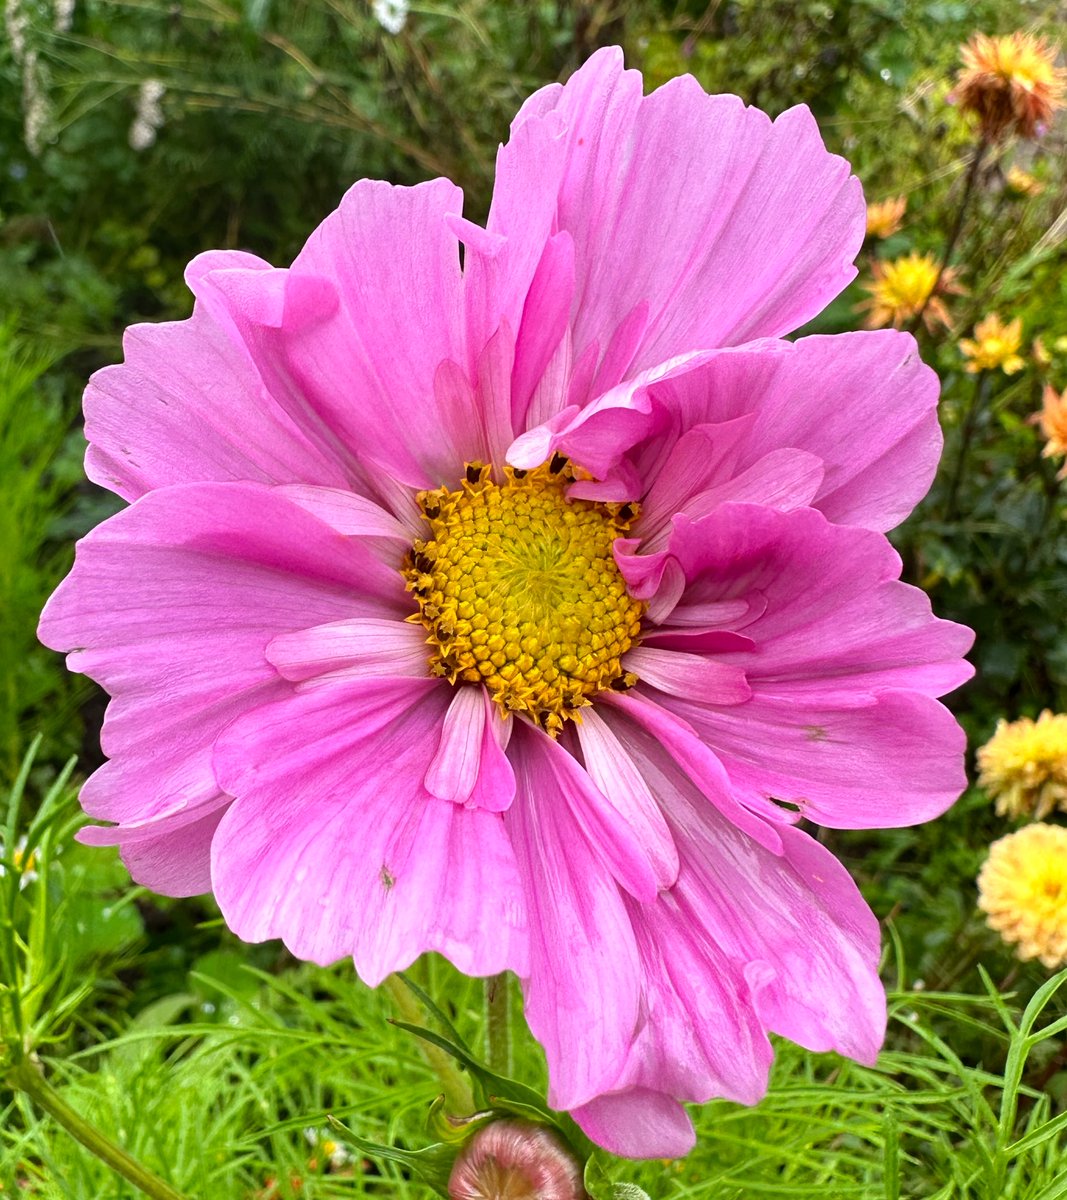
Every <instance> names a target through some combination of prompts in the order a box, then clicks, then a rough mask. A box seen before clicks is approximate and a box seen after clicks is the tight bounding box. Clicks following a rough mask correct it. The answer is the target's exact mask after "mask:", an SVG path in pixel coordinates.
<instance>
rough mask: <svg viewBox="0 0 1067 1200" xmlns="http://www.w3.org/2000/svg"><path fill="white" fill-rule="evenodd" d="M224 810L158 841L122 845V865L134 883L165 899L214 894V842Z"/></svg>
mask: <svg viewBox="0 0 1067 1200" xmlns="http://www.w3.org/2000/svg"><path fill="white" fill-rule="evenodd" d="M225 811H226V810H225V809H224V808H217V809H214V810H212V811H211V812H209V813H208V814H207V816H204V817H201V818H200V819H199V820H198V821H196V822H194V823H193V824H190V825H186V826H184V827H183V828H181V829H179V830H176V831H174V832H167V833H163V834H162V835H161V836H159V837H154V838H143V839H133V840H130V841H124V842H120V843H119V845H120V846H121V853H122V861H123V862H124V863H125V864H126V869H127V870H128V871H129V872H130V875H131V877H132V878H133V880H134V882H135V883H140V884H143V885H144V886H145V887H149V888H151V889H152V891H154V892H160V893H161V894H162V895H164V896H199V895H202V894H204V893H205V892H210V891H211V840H212V838H214V836H215V830H216V829H217V828H218V825H219V821H221V820H222V816H223V813H224V812H225Z"/></svg>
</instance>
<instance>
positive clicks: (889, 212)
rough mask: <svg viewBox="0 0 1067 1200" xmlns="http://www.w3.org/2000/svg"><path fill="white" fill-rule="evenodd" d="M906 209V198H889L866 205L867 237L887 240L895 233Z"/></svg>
mask: <svg viewBox="0 0 1067 1200" xmlns="http://www.w3.org/2000/svg"><path fill="white" fill-rule="evenodd" d="M907 207H908V198H907V196H891V197H890V198H889V199H888V200H879V201H878V202H877V203H876V204H868V205H867V236H868V237H869V238H887V237H890V236H892V234H894V233H896V232H897V230H898V229H899V228H900V224H901V221H902V220H903V219H904V213H905V210H906V209H907Z"/></svg>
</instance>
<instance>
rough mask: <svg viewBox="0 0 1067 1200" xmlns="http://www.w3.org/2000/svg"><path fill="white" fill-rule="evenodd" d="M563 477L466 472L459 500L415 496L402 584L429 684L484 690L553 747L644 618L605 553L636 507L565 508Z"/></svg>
mask: <svg viewBox="0 0 1067 1200" xmlns="http://www.w3.org/2000/svg"><path fill="white" fill-rule="evenodd" d="M574 478H575V475H574V471H573V470H572V468H571V467H570V466H569V464H568V463H567V461H566V459H563V458H562V457H561V456H556V457H554V458H553V460H552V461H551V462H550V463H543V464H542V465H541V466H539V467H537V468H536V469H535V470H533V471H519V470H514V469H513V468H511V467H505V468H504V480H503V482H502V483H496V482H494V481H493V479H492V478H491V476H490V470H489V468H488V467H486V466H483V465H482V464H480V463H471V464H469V465H468V467H467V469H466V475H465V478H464V480H463V482H462V485H461V487H460V488H458V489H457V490H455V491H449V490H448V489H447V488H443V487H442V488H438V489H437V490H435V491H431V492H421V493H419V496H418V500H419V504H420V506H421V507H422V511H423V514H424V516H425V517H426V520H427V521H428V522H429V525H430V537H428V538H427V539H426V540H425V541H418V542H416V543H415V545H414V546H413V548H412V551H411V554H410V556H409V559H408V563H407V565H406V567H405V568H404V572H403V573H404V577H405V579H406V580H407V586H408V589H409V590H410V591H412V592H414V594H415V599H416V600H417V602H418V605H419V611H418V612H417V613H414V614H412V616H411V617H410V618H409V620H413V621H421V622H422V624H423V625H425V627H426V629H427V630H428V631H429V633H430V637H429V638H428V639H427V640H428V642H429V644H430V645H431V646H432V647H433V652H432V655H431V658H430V672H431V674H434V675H439V676H443V677H444V678H446V679H448V680H449V681H450V682H451V683H481V684H484V686H485V688H486V690H487V691H488V693H489V695H490V697H491V698H492V699H493V701H494V702H495V703H496V704H497V705H498V706H499V708H500V711H501V715H502V716H505V717H506V716H509V715H510V714H512V713H525V714H526V715H527V716H528V717H530V719H531V720H533V721H535V722H536V723H537V724H539V725H541V726H542V727H543V728H544V729H546V730H547V731H548V732H549V733H550V734H552V735H553V736H556V735H558V733H559V732H560V730H561V729H562V728H563V723H564V722H565V721H567V720H577V719H579V717H578V710H579V709H581V708H583V707H584V706H585V705H587V704H589V703H590V701H591V698H592V697H593V696H595V695H596V694H597V693H598V692H601V691H603V690H604V689H605V688H614V689H617V690H618V689H625V688H627V687H632V686H633V684H634V683H636V682H637V680H636V677H635V676H634V675H631V674H629V673H628V672H626V671H624V670H623V667H622V664H621V659H622V656H623V655H624V654H625V653H626V651H627V650H629V649H630V647H631V646H633V645H634V643H635V641H636V640H637V637H638V634H639V632H640V629H641V616H642V614H643V612H644V609H645V606H644V604H643V603H642V602H641V601H639V600H635V599H633V597H632V596H630V594H629V592H628V591H627V589H626V582H625V580H624V579H623V577H622V574H621V573H620V571H619V568H618V566H617V565H616V563H615V559H614V557H613V555H612V543H613V542H614V541H615V539H616V538H617V537H619V536H620V535H622V534H623V533H624V532H625V530H626V529H627V528H628V526H629V524H630V522H631V521H632V520H633V519H634V517H635V516H636V515H637V512H636V506H635V505H619V504H602V503H598V502H594V501H590V500H568V499H567V495H566V491H567V488H568V487H569V486H570V484H571V483H573V481H574Z"/></svg>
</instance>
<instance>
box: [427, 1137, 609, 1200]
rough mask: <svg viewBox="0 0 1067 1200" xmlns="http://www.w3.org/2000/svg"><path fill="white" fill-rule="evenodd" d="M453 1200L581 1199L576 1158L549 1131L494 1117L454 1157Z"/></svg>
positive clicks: (451, 1185)
mask: <svg viewBox="0 0 1067 1200" xmlns="http://www.w3.org/2000/svg"><path fill="white" fill-rule="evenodd" d="M448 1194H449V1196H451V1197H452V1200H582V1198H583V1197H584V1196H585V1189H584V1188H583V1187H582V1174H581V1169H580V1167H579V1164H578V1162H577V1160H576V1159H575V1158H574V1156H573V1155H572V1154H571V1153H570V1151H569V1150H567V1149H566V1148H565V1147H564V1145H563V1142H562V1141H561V1140H560V1138H559V1137H557V1135H556V1134H554V1133H553V1132H552V1131H551V1130H550V1129H547V1128H545V1127H544V1126H543V1125H535V1124H533V1123H532V1122H531V1121H495V1122H494V1123H493V1124H492V1125H487V1126H486V1127H485V1128H484V1129H480V1130H479V1131H478V1132H477V1133H476V1134H475V1135H474V1137H472V1138H471V1140H470V1141H469V1142H468V1143H467V1145H466V1146H465V1147H464V1149H463V1152H462V1153H461V1154H460V1156H459V1157H458V1158H457V1159H456V1163H455V1166H454V1167H453V1168H452V1174H451V1176H450V1177H449V1180H448Z"/></svg>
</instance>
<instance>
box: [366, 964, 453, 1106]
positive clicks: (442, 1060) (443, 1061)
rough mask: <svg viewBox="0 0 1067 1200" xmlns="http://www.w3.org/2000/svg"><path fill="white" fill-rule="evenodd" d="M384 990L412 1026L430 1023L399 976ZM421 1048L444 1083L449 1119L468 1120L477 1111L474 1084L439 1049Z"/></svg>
mask: <svg viewBox="0 0 1067 1200" xmlns="http://www.w3.org/2000/svg"><path fill="white" fill-rule="evenodd" d="M382 987H383V988H384V989H385V990H386V992H388V993H389V997H390V999H391V1000H392V1001H393V1003H394V1004H395V1005H396V1007H397V1011H398V1012H399V1013H400V1015H401V1017H403V1019H404V1020H405V1021H406V1022H407V1023H408V1024H409V1025H420V1026H424V1025H425V1024H426V1014H425V1013H424V1012H423V1011H422V1009H421V1008H420V1007H419V1005H418V1003H417V1002H416V1000H415V997H414V996H413V995H412V993H411V992H410V991H409V990H408V987H407V984H405V983H404V981H403V980H402V979H401V978H400V976H399V975H390V976H389V977H388V978H387V979H386V980H385V981H384V982H383V983H382ZM419 1044H420V1047H421V1049H422V1053H423V1055H424V1057H425V1059H426V1061H427V1062H428V1063H429V1064H430V1068H431V1069H432V1071H433V1073H434V1074H435V1075H436V1076H437V1079H438V1081H439V1083H440V1084H441V1090H442V1092H444V1095H445V1105H446V1107H447V1109H448V1113H449V1116H453V1117H466V1116H469V1115H470V1114H471V1113H472V1112H474V1097H473V1096H472V1095H471V1089H470V1085H469V1084H468V1083H467V1080H466V1079H465V1078H464V1076H463V1075H462V1074H461V1073H460V1070H459V1068H458V1067H457V1066H456V1064H455V1063H454V1062H453V1061H452V1059H451V1058H450V1057H449V1056H448V1054H446V1053H445V1051H444V1050H442V1049H441V1048H440V1047H439V1046H434V1045H432V1044H431V1043H429V1042H423V1041H420V1043H419Z"/></svg>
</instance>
